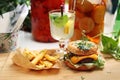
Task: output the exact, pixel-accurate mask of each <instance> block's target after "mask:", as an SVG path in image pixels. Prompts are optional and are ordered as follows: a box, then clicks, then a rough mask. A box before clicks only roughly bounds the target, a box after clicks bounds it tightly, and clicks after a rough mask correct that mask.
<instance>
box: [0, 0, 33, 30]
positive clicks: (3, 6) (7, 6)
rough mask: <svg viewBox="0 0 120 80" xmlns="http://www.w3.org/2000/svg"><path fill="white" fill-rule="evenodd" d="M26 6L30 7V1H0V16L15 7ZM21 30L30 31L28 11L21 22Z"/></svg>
mask: <svg viewBox="0 0 120 80" xmlns="http://www.w3.org/2000/svg"><path fill="white" fill-rule="evenodd" d="M21 4H26V5H28V6H30V0H0V15H1V16H2V14H4V13H6V12H9V11H12V10H14V9H15V8H16V7H17V5H21ZM22 30H25V31H29V32H30V31H31V23H30V11H29V14H28V16H27V17H26V19H25V21H24V22H23V27H22Z"/></svg>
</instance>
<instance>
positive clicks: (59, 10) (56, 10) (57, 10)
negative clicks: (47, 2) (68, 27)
mask: <svg viewBox="0 0 120 80" xmlns="http://www.w3.org/2000/svg"><path fill="white" fill-rule="evenodd" d="M53 12H61V9H54V10H50V11H49V13H53ZM63 12H70V13H74V14H75V10H68V11H65V10H63Z"/></svg>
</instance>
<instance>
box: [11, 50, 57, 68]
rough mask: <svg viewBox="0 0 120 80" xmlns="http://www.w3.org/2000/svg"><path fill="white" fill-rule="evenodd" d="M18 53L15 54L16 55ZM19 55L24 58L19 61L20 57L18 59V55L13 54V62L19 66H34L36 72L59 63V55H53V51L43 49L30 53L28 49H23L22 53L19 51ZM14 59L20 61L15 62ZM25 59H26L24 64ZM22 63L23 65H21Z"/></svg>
mask: <svg viewBox="0 0 120 80" xmlns="http://www.w3.org/2000/svg"><path fill="white" fill-rule="evenodd" d="M19 52H20V51H19ZM19 52H17V54H18V53H19ZM21 54H22V56H23V57H24V58H23V59H21V58H22V57H21V58H18V57H20V55H18V56H17V55H16V54H15V55H14V57H13V62H14V63H16V64H18V65H20V66H22V65H24V66H25V65H26V66H28V65H27V64H32V65H35V68H36V70H37V69H38V70H40V69H50V68H53V67H54V66H55V65H56V64H57V63H58V62H59V55H58V54H56V53H55V50H47V49H44V50H41V51H40V50H34V51H30V50H29V49H24V50H23V51H21ZM15 58H17V60H18V59H19V60H20V61H19V60H18V61H16V59H15ZM25 59H27V62H26V63H25ZM21 62H22V63H21ZM23 62H24V63H25V64H23ZM29 67H30V66H29ZM35 68H33V69H35ZM31 69H32V68H31Z"/></svg>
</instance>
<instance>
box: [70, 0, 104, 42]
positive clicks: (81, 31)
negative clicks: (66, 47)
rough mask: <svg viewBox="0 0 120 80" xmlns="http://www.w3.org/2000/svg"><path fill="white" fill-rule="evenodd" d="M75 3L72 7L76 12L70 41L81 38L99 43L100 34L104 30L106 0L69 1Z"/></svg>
mask: <svg viewBox="0 0 120 80" xmlns="http://www.w3.org/2000/svg"><path fill="white" fill-rule="evenodd" d="M70 1H71V2H76V4H75V5H74V6H73V5H71V6H72V7H74V8H75V11H76V20H75V31H74V35H73V37H72V38H71V41H74V40H79V39H81V38H82V36H86V37H87V38H88V39H90V40H91V41H93V42H95V43H99V42H100V34H101V33H102V32H103V30H104V15H105V10H106V0H70Z"/></svg>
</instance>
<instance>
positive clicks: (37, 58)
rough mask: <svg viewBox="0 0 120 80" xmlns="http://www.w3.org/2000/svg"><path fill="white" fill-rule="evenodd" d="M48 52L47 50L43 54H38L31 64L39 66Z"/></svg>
mask: <svg viewBox="0 0 120 80" xmlns="http://www.w3.org/2000/svg"><path fill="white" fill-rule="evenodd" d="M46 51H47V50H42V51H41V52H40V54H38V55H37V56H36V57H35V58H34V59H33V60H32V61H31V63H33V64H35V65H36V64H37V63H38V62H39V61H40V60H41V59H43V57H44V56H45V54H46Z"/></svg>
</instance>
